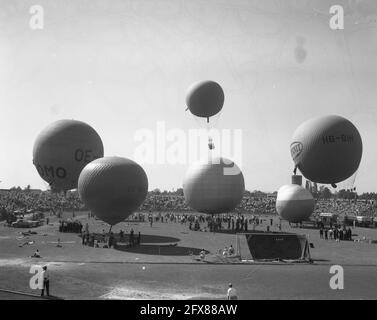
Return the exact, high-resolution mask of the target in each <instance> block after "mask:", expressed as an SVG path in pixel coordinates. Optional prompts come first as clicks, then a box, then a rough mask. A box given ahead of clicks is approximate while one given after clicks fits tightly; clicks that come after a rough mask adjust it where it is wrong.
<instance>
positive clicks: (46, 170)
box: [36, 164, 67, 181]
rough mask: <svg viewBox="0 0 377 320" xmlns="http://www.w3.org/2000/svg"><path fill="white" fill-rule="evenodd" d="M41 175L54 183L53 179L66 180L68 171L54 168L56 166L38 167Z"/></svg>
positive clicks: (38, 165)
mask: <svg viewBox="0 0 377 320" xmlns="http://www.w3.org/2000/svg"><path fill="white" fill-rule="evenodd" d="M36 167H37V170H38V173H39V175H40V176H41V177H42V178H46V180H49V181H52V180H51V179H52V178H55V177H57V178H60V179H64V178H65V177H66V176H67V171H66V170H65V169H64V168H63V167H57V168H54V166H47V165H44V166H42V165H40V164H37V165H36Z"/></svg>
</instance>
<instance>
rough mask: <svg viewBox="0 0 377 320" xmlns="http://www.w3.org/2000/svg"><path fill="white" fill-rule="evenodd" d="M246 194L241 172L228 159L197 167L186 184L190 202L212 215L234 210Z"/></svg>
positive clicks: (200, 164) (188, 202) (191, 172)
mask: <svg viewBox="0 0 377 320" xmlns="http://www.w3.org/2000/svg"><path fill="white" fill-rule="evenodd" d="M244 191H245V182H244V178H243V174H242V172H241V170H240V169H239V168H238V166H237V165H236V164H235V163H234V162H233V161H230V160H228V159H225V158H214V159H212V161H208V160H207V161H203V162H198V163H196V164H193V165H192V166H191V167H190V168H189V169H188V171H187V173H186V176H185V180H184V183H183V193H184V196H185V200H186V203H187V204H188V205H189V206H190V207H191V208H193V209H195V210H197V211H199V212H203V213H209V214H212V213H225V212H230V211H232V210H233V209H234V208H235V207H236V206H237V205H238V204H239V203H240V202H241V200H242V197H243V194H244Z"/></svg>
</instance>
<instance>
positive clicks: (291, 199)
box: [276, 184, 315, 223]
mask: <svg viewBox="0 0 377 320" xmlns="http://www.w3.org/2000/svg"><path fill="white" fill-rule="evenodd" d="M314 206H315V202H314V198H313V196H312V194H311V193H310V192H309V191H308V190H306V189H305V188H303V187H301V186H299V185H296V184H290V185H284V186H282V187H281V188H280V189H279V191H278V194H277V198H276V211H277V212H278V214H279V215H280V216H281V217H282V219H284V220H287V221H289V222H294V223H298V222H301V221H305V220H308V219H309V217H310V215H311V214H312V213H313V211H314Z"/></svg>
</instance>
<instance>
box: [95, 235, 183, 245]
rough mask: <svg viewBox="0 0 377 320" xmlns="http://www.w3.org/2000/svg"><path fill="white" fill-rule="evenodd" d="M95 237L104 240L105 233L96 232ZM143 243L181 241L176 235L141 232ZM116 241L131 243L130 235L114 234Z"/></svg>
mask: <svg viewBox="0 0 377 320" xmlns="http://www.w3.org/2000/svg"><path fill="white" fill-rule="evenodd" d="M93 235H94V238H95V239H96V240H100V241H101V240H103V235H102V234H100V233H94V234H93ZM106 237H108V234H106ZM140 238H141V240H140V242H141V244H143V243H145V244H151V243H175V242H179V241H181V239H179V238H174V237H166V236H158V235H152V234H141V237H140ZM137 240H138V234H137V233H135V234H134V241H137ZM114 241H115V242H124V243H129V242H130V235H129V234H124V236H123V238H121V237H120V235H119V233H116V234H114Z"/></svg>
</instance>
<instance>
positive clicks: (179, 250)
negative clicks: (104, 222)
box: [115, 244, 209, 256]
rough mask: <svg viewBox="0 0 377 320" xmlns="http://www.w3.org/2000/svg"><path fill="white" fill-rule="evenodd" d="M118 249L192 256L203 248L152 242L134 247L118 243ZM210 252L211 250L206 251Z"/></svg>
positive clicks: (163, 254) (152, 253)
mask: <svg viewBox="0 0 377 320" xmlns="http://www.w3.org/2000/svg"><path fill="white" fill-rule="evenodd" d="M115 249H116V250H119V251H124V252H132V253H140V254H150V255H161V256H190V255H195V256H197V255H199V254H200V251H201V250H202V249H199V248H190V247H180V246H177V245H176V244H169V245H166V244H164V245H152V244H141V245H137V246H133V247H129V246H127V245H117V246H116V247H115ZM206 253H209V251H206Z"/></svg>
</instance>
